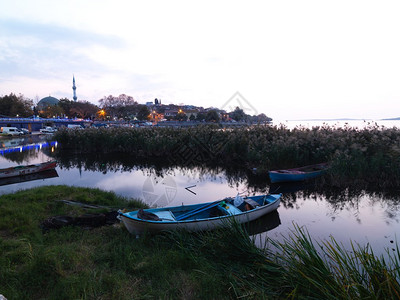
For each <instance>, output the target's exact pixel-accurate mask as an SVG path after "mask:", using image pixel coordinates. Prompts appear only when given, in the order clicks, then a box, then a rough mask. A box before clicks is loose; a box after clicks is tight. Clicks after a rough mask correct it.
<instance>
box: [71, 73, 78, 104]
mask: <svg viewBox="0 0 400 300" xmlns="http://www.w3.org/2000/svg"><path fill="white" fill-rule="evenodd" d="M72 90H73V91H74V96H73V97H72V98H73V99H74V101H75V102H76V100H78V97H77V96H76V85H75V76H72Z"/></svg>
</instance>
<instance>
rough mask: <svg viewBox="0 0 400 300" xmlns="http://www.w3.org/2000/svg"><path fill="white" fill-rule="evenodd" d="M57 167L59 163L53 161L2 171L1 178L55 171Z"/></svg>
mask: <svg viewBox="0 0 400 300" xmlns="http://www.w3.org/2000/svg"><path fill="white" fill-rule="evenodd" d="M56 166H57V162H56V161H54V160H53V161H48V162H44V163H39V164H33V165H27V166H16V167H11V168H6V169H0V178H8V177H14V176H23V175H27V174H33V173H38V172H42V171H46V170H51V169H54V168H55V167H56Z"/></svg>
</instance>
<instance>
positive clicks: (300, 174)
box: [269, 163, 329, 183]
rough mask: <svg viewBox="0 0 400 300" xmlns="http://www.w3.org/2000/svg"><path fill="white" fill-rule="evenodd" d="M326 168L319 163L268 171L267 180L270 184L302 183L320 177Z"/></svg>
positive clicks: (325, 165)
mask: <svg viewBox="0 0 400 300" xmlns="http://www.w3.org/2000/svg"><path fill="white" fill-rule="evenodd" d="M328 167H329V165H328V164H327V163H321V164H316V165H309V166H304V167H300V168H294V169H284V170H274V171H269V178H270V179H271V183H276V182H293V181H303V180H308V179H312V178H316V177H318V176H321V175H322V174H323V173H324V172H325V171H326V170H327V169H328Z"/></svg>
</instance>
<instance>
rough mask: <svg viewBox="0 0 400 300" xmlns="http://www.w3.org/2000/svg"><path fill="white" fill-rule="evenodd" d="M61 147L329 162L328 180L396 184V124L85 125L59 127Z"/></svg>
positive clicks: (399, 138) (287, 164)
mask: <svg viewBox="0 0 400 300" xmlns="http://www.w3.org/2000/svg"><path fill="white" fill-rule="evenodd" d="M55 138H56V140H57V141H58V142H59V143H60V148H61V150H67V151H72V152H74V153H103V154H106V153H108V154H110V153H114V154H115V153H128V154H130V155H132V157H134V158H146V159H151V158H160V159H163V160H164V161H167V162H170V163H171V164H180V165H202V164H219V165H236V166H238V167H243V166H245V167H246V168H257V170H258V172H260V173H265V172H266V171H268V170H273V169H282V168H291V167H298V166H304V165H308V164H314V163H320V162H330V163H331V166H332V167H331V169H330V172H329V174H330V176H329V177H327V178H328V180H329V182H330V183H331V184H332V185H334V186H343V185H348V184H349V183H352V184H360V185H363V184H365V185H376V186H378V187H385V188H395V187H398V186H399V185H400V130H399V129H397V128H391V129H388V128H382V127H378V126H370V127H368V128H364V129H356V128H352V127H343V128H336V127H330V126H322V127H314V128H312V129H308V128H302V127H300V128H295V129H292V130H289V129H287V128H286V127H283V126H281V127H277V126H274V127H273V126H254V127H241V128H233V129H222V128H219V127H216V126H198V127H194V128H157V127H152V128H99V129H97V128H88V129H85V130H61V131H59V132H58V133H57V134H56V135H55Z"/></svg>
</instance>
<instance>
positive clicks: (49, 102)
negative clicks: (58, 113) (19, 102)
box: [37, 96, 59, 109]
mask: <svg viewBox="0 0 400 300" xmlns="http://www.w3.org/2000/svg"><path fill="white" fill-rule="evenodd" d="M58 102H59V100H58V99H57V98H54V97H51V96H49V97H44V98H43V99H41V100H40V101H39V102H38V104H37V107H38V108H39V109H45V108H46V107H48V106H54V105H57V104H58Z"/></svg>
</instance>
